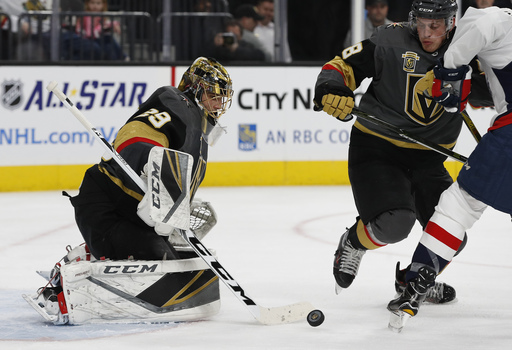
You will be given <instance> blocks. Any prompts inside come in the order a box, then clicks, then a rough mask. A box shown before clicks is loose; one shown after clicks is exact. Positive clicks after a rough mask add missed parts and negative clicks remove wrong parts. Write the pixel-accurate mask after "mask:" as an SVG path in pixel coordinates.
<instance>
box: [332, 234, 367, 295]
mask: <svg viewBox="0 0 512 350" xmlns="http://www.w3.org/2000/svg"><path fill="white" fill-rule="evenodd" d="M349 231H350V230H347V232H345V233H344V234H343V235H342V236H341V238H340V243H339V245H338V249H337V250H336V252H335V253H334V264H333V274H334V279H335V280H336V294H339V293H340V292H341V290H342V289H343V288H348V287H349V286H350V285H351V284H352V281H354V278H355V277H356V275H357V271H358V270H359V265H360V264H361V259H362V258H363V255H364V253H366V251H365V250H361V249H356V248H354V247H353V246H352V244H351V243H350V240H349V239H348V233H349Z"/></svg>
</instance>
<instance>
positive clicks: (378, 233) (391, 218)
mask: <svg viewBox="0 0 512 350" xmlns="http://www.w3.org/2000/svg"><path fill="white" fill-rule="evenodd" d="M415 221H416V214H415V213H414V212H413V211H412V210H409V209H395V210H390V211H387V212H385V213H382V214H380V215H379V216H377V217H376V218H375V219H373V220H371V221H370V222H369V223H368V225H367V227H369V228H370V230H369V231H370V235H372V236H373V238H374V239H375V240H376V241H377V242H381V243H383V244H389V243H397V242H400V241H402V240H404V239H405V238H407V236H408V235H409V233H410V232H411V229H412V227H413V226H414V223H415Z"/></svg>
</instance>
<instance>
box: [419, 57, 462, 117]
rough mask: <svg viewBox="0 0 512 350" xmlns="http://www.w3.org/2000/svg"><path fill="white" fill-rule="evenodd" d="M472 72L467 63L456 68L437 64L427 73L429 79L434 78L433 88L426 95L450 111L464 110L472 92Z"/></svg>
mask: <svg viewBox="0 0 512 350" xmlns="http://www.w3.org/2000/svg"><path fill="white" fill-rule="evenodd" d="M471 72H472V69H471V67H470V66H467V65H464V66H461V67H459V68H454V69H449V68H445V67H443V65H442V64H439V65H437V66H435V67H434V69H433V70H432V71H429V72H428V73H427V79H432V89H431V91H427V93H426V95H427V96H430V97H431V98H432V99H433V100H434V101H435V102H437V103H439V104H440V105H442V106H443V107H444V109H445V110H446V111H447V112H449V113H457V112H461V111H463V110H464V109H465V108H466V105H467V103H468V96H469V93H470V92H471ZM429 75H430V76H429ZM432 75H433V76H432Z"/></svg>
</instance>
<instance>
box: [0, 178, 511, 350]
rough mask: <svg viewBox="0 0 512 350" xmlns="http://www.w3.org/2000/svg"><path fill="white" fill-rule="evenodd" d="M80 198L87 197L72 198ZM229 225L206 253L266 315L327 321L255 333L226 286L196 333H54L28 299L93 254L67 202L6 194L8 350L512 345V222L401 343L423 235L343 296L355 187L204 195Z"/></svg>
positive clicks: (474, 246) (473, 245) (190, 329)
mask: <svg viewBox="0 0 512 350" xmlns="http://www.w3.org/2000/svg"><path fill="white" fill-rule="evenodd" d="M70 193H71V194H74V193H76V192H75V191H70ZM198 197H200V198H202V199H205V200H208V201H210V202H212V203H213V205H214V206H215V209H216V211H217V214H218V216H219V223H218V225H217V226H216V227H215V229H214V230H213V231H212V232H211V233H210V234H209V236H207V237H206V238H205V240H204V243H205V245H206V246H208V247H209V248H212V249H215V250H216V252H217V256H218V260H219V261H220V262H221V263H222V264H223V266H224V267H225V268H226V270H227V271H229V273H230V274H231V275H232V276H233V277H234V278H235V279H236V280H237V281H238V283H239V284H240V285H241V286H242V287H243V288H244V289H245V290H246V291H247V292H248V294H249V295H250V296H251V297H252V298H253V299H254V300H256V302H258V303H259V304H261V305H263V306H280V305H285V304H291V303H295V302H298V301H310V302H311V303H312V304H313V305H314V306H315V307H316V308H318V309H321V310H322V311H323V312H324V314H325V322H324V323H323V324H322V325H321V326H319V327H316V328H313V327H311V326H309V325H308V324H307V322H306V320H304V321H301V322H297V323H292V324H286V325H279V326H262V325H260V324H258V323H257V322H255V320H254V319H253V318H252V316H251V314H250V313H249V312H248V311H247V310H246V308H245V306H244V305H243V304H242V303H240V301H238V300H237V299H236V298H235V297H234V296H233V295H232V294H231V292H230V291H229V290H228V289H227V288H226V287H225V286H223V285H221V300H222V307H221V311H220V313H219V314H218V315H216V316H215V317H213V318H211V319H209V320H205V321H200V322H193V323H179V324H158V325H146V324H140V325H101V326H98V325H94V326H54V325H52V324H48V323H45V322H44V320H43V319H42V318H41V317H40V316H39V315H38V314H37V313H36V312H35V311H33V310H32V309H31V308H30V307H29V306H28V305H27V304H26V303H25V301H24V300H23V299H22V298H21V294H22V293H28V294H32V293H34V292H35V291H36V289H37V288H38V287H41V286H42V285H43V282H44V280H43V279H42V278H41V277H39V276H38V275H37V274H36V273H35V271H36V270H49V269H50V268H51V267H53V265H54V264H55V262H57V261H58V260H59V259H60V258H61V257H62V256H63V255H64V253H65V246H66V245H71V246H75V245H78V244H80V243H82V239H81V236H80V234H79V232H78V230H77V228H76V226H75V223H74V217H73V211H72V208H71V205H70V204H69V201H68V200H67V198H65V197H62V196H61V194H60V192H57V191H55V192H53V191H52V192H30V193H28V192H27V193H0V208H1V211H0V224H1V229H2V234H1V241H0V242H1V243H0V276H1V281H2V283H1V286H0V348H1V349H2V350H7V349H23V350H26V349H37V350H42V349H67V350H69V349H73V350H80V349H146V348H149V349H151V350H156V349H312V348H313V349H409V348H410V349H414V350H416V349H427V348H434V349H448V348H456V349H503V348H510V346H511V344H512V298H510V294H511V291H510V288H511V285H512V283H511V282H510V279H511V277H512V276H511V274H512V261H511V259H510V258H509V254H510V247H511V246H512V235H510V232H511V228H512V224H511V219H510V216H508V215H506V214H503V213H500V212H497V211H495V210H493V209H492V208H489V209H487V211H486V212H485V213H484V215H483V217H482V219H481V220H480V221H479V222H477V223H476V224H475V226H474V227H473V228H472V229H471V230H470V231H469V242H468V245H467V247H466V249H465V250H464V251H463V253H462V254H461V255H460V256H459V257H457V258H456V260H455V261H454V262H452V264H451V265H450V266H449V267H448V268H447V269H446V271H445V272H444V273H443V274H442V275H441V276H440V277H439V280H442V281H445V282H448V283H449V284H451V285H453V286H454V287H455V288H456V290H457V295H458V301H457V302H456V303H453V304H450V305H424V306H423V307H422V308H421V310H420V313H419V315H418V316H417V317H415V318H413V319H411V320H409V322H408V323H407V325H406V328H405V329H404V331H403V332H402V333H401V334H397V333H393V332H391V331H390V330H389V329H388V328H387V324H388V318H389V317H388V311H387V310H386V305H387V303H388V301H389V300H390V299H392V298H393V297H394V287H393V281H394V271H395V264H396V262H397V261H400V262H401V263H402V266H406V265H407V264H408V263H409V261H410V257H411V254H412V252H413V250H414V247H415V246H416V244H417V242H418V240H419V237H420V235H421V232H420V228H419V226H415V228H414V230H413V232H412V233H411V235H410V236H409V238H408V239H407V240H405V241H403V242H400V243H398V244H395V245H390V246H387V247H384V248H381V249H379V250H377V251H370V252H368V253H367V254H366V255H365V256H364V258H363V261H362V265H361V268H360V271H359V275H358V276H357V278H356V280H355V281H354V283H353V284H352V286H351V287H350V288H348V289H347V290H344V291H343V292H342V293H341V294H340V295H335V293H334V279H333V277H332V259H333V253H334V250H335V249H336V246H337V244H338V239H339V237H340V235H341V233H342V232H344V231H345V228H346V227H347V226H350V225H352V223H353V221H354V218H355V216H356V211H355V207H354V204H353V199H352V194H351V190H350V187H348V186H304V187H231V188H213V187H207V188H201V189H200V190H199V192H198Z"/></svg>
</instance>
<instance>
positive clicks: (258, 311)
mask: <svg viewBox="0 0 512 350" xmlns="http://www.w3.org/2000/svg"><path fill="white" fill-rule="evenodd" d="M47 89H48V91H51V92H53V93H54V94H55V95H56V96H57V98H58V99H59V100H60V101H61V102H62V103H64V105H65V106H66V107H67V108H68V109H69V110H70V111H71V113H72V114H73V115H74V116H75V117H76V118H77V119H78V120H79V121H80V123H82V125H83V126H84V127H85V128H86V129H87V130H88V131H89V132H90V133H92V134H93V135H94V137H96V138H97V139H98V140H99V141H100V142H101V144H102V145H103V146H104V148H105V150H106V151H107V152H108V153H109V154H110V155H111V156H112V158H113V159H114V160H115V161H116V162H117V163H118V164H119V165H120V166H121V168H122V169H123V170H124V171H125V172H126V174H127V175H128V176H129V177H130V178H131V179H132V180H133V181H134V182H135V183H136V184H137V185H139V187H140V189H141V190H142V191H144V192H147V186H146V184H145V183H144V182H143V181H142V179H141V178H140V177H139V176H138V175H137V174H136V173H135V171H134V170H133V169H132V168H131V167H130V165H129V164H128V163H127V162H126V161H125V160H124V159H123V157H121V155H120V154H118V153H117V152H116V150H115V149H114V148H113V147H112V146H111V145H110V144H109V143H108V142H107V140H106V139H105V138H104V137H103V136H102V135H101V133H100V132H99V131H97V130H96V128H95V127H94V126H93V125H92V124H91V123H90V122H89V121H88V120H87V118H85V116H84V115H83V114H82V112H80V110H79V109H78V108H76V106H75V105H74V104H73V103H72V102H71V101H70V100H69V98H68V97H67V96H66V95H65V94H64V93H63V92H62V91H60V90H59V89H58V88H57V83H56V82H53V81H52V82H51V83H50V84H49V85H48V86H47ZM178 231H179V232H180V234H181V235H182V237H183V238H184V239H185V240H186V241H187V242H188V243H189V244H190V246H191V247H192V249H193V250H194V251H195V252H196V253H197V255H199V256H200V257H201V258H202V259H203V261H204V262H205V263H206V264H207V265H208V266H209V267H210V268H211V270H212V271H213V272H214V273H215V274H216V275H217V277H219V279H220V280H221V281H222V282H223V283H224V284H225V285H226V287H228V289H229V290H230V291H231V292H232V293H233V294H234V295H235V296H236V297H237V299H238V300H240V301H241V302H242V303H243V304H244V305H245V306H246V307H247V309H248V310H249V312H250V313H251V314H252V315H253V316H254V318H255V319H256V320H258V321H259V322H260V323H262V324H269V325H271V324H280V323H287V322H294V321H298V320H300V319H304V318H305V317H306V315H307V313H309V312H310V311H311V310H313V306H312V305H311V304H310V303H297V304H292V305H287V306H282V307H275V308H265V307H262V306H260V305H258V304H256V302H254V300H253V299H252V298H250V297H249V296H248V295H247V293H246V292H245V291H244V289H243V288H242V287H241V286H240V285H239V284H238V282H237V281H236V280H235V279H234V278H233V277H231V275H230V274H229V273H228V272H227V270H226V269H225V268H224V267H223V266H222V265H221V264H220V263H219V262H218V260H217V259H216V258H215V257H214V256H213V254H212V253H211V252H210V251H209V250H208V249H207V248H206V247H205V246H204V245H203V244H202V243H201V241H200V240H199V239H198V238H197V237H196V235H195V234H194V232H192V231H191V230H178Z"/></svg>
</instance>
